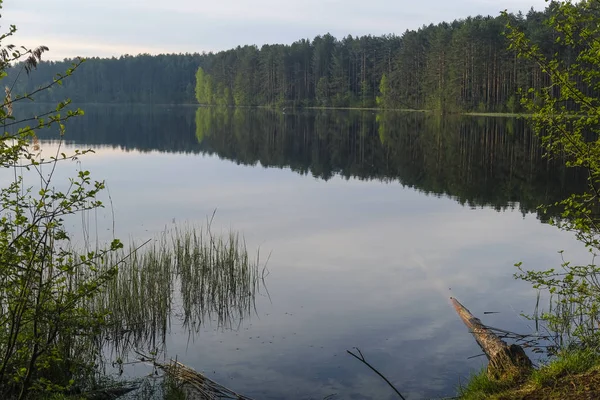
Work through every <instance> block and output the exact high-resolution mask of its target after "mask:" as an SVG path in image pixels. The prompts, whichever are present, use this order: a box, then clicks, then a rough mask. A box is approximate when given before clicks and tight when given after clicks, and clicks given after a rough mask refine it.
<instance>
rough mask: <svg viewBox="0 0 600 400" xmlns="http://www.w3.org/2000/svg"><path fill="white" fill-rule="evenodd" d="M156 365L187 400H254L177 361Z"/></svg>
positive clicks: (155, 363) (156, 363)
mask: <svg viewBox="0 0 600 400" xmlns="http://www.w3.org/2000/svg"><path fill="white" fill-rule="evenodd" d="M154 365H155V366H157V367H158V368H160V369H162V370H163V371H165V373H166V374H168V375H169V376H170V377H171V378H172V379H174V380H175V381H177V382H178V383H179V384H180V385H181V386H180V387H181V389H183V391H184V393H185V395H186V398H187V399H198V400H219V399H232V400H252V399H251V398H250V397H247V396H243V395H241V394H238V393H236V392H234V391H233V390H231V389H228V388H226V387H225V386H223V385H221V384H219V383H217V382H215V381H213V380H212V379H210V378H208V377H207V376H206V375H203V374H201V373H200V372H197V371H195V370H193V369H192V368H189V367H187V366H185V365H183V364H182V363H180V362H178V361H177V360H171V362H170V363H169V364H161V363H158V362H156V361H154Z"/></svg>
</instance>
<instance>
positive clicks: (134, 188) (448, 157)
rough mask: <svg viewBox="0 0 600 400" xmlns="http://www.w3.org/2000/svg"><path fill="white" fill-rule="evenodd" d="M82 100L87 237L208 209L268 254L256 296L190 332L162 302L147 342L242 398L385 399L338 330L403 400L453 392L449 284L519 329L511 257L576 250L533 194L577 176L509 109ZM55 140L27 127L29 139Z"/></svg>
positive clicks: (465, 353)
mask: <svg viewBox="0 0 600 400" xmlns="http://www.w3.org/2000/svg"><path fill="white" fill-rule="evenodd" d="M83 108H84V109H85V111H86V115H85V116H83V117H78V118H76V119H74V120H72V121H70V122H69V123H68V125H67V133H66V136H65V139H66V145H65V146H64V147H65V148H66V149H68V150H72V149H74V148H92V149H94V150H95V154H90V155H86V156H84V157H82V158H81V159H80V162H81V166H82V167H83V168H85V169H89V170H90V171H92V176H93V177H94V178H96V179H104V180H105V181H106V184H107V188H108V191H107V192H106V193H105V194H104V195H103V199H104V200H106V201H107V202H106V204H109V202H110V204H112V206H108V207H107V208H105V209H103V210H101V211H99V212H98V213H95V214H92V215H88V216H87V218H89V219H90V220H91V222H92V225H93V226H94V229H95V236H97V237H98V238H99V239H100V240H108V239H109V238H111V237H112V234H113V231H114V234H115V235H116V236H117V237H119V238H121V239H122V240H123V241H129V240H134V241H136V242H138V243H139V242H142V241H144V240H146V239H149V238H153V237H156V235H159V234H160V233H161V232H163V231H164V230H165V228H167V229H168V228H169V227H172V226H174V225H178V224H188V225H200V224H206V222H207V220H208V219H210V218H211V216H212V215H213V212H215V210H216V213H215V217H214V220H213V222H212V229H213V231H217V232H227V231H229V230H230V229H232V230H234V231H238V232H240V233H241V234H242V235H243V236H244V238H245V241H246V244H247V247H248V249H249V250H250V252H251V254H252V255H254V254H256V252H257V251H258V249H260V257H261V262H263V263H264V262H265V261H267V258H268V263H267V266H266V268H267V271H268V275H267V277H266V279H265V283H266V289H268V293H267V291H266V290H262V291H261V294H259V295H258V297H257V298H256V310H255V312H252V313H251V314H250V315H249V316H247V317H246V318H243V319H241V320H239V321H233V323H232V324H231V326H223V325H219V324H218V323H217V322H216V321H213V320H210V319H208V320H205V321H203V324H202V326H201V327H200V328H199V329H197V330H195V331H193V332H190V331H188V330H186V329H184V328H183V327H182V324H181V323H180V321H178V320H177V316H173V318H172V322H171V327H170V333H169V334H168V335H167V337H166V339H165V342H164V349H166V350H165V351H166V354H167V355H168V356H170V357H175V356H176V357H177V358H178V360H179V361H181V362H183V363H184V364H186V365H188V366H191V367H193V368H195V369H196V370H198V371H202V372H204V373H206V374H207V376H209V377H210V378H212V379H214V380H216V381H217V382H219V383H222V384H224V385H225V386H227V387H229V388H231V389H233V390H235V391H236V392H239V393H243V394H245V395H247V396H250V397H254V398H256V399H281V398H294V399H323V398H325V397H327V396H330V397H328V398H331V399H337V398H339V399H392V398H396V397H394V393H393V392H392V391H391V390H390V388H389V387H387V386H386V384H385V383H384V382H383V381H382V380H381V379H380V378H379V377H377V376H376V375H375V374H374V373H373V372H372V371H370V370H369V369H368V368H367V367H366V366H364V365H362V364H361V363H360V362H358V361H357V360H355V359H353V358H352V357H351V356H350V355H348V354H347V353H346V350H352V349H353V348H354V347H357V348H360V350H361V351H362V352H363V354H364V355H365V357H366V358H367V360H368V361H369V362H370V363H371V364H372V365H374V366H375V367H376V368H377V369H378V370H379V371H381V372H382V373H383V374H384V375H386V376H387V377H388V379H390V381H391V382H392V383H393V384H394V385H395V386H396V387H397V388H398V389H399V390H400V391H401V392H402V394H403V395H404V396H405V397H406V398H407V399H424V398H433V397H442V396H452V395H454V394H455V389H456V387H457V386H458V385H459V383H460V382H465V380H466V379H468V377H469V375H470V374H472V373H474V372H477V371H479V370H480V369H481V368H482V367H483V366H485V365H486V362H485V361H486V360H485V357H475V356H479V355H480V354H481V351H480V349H479V348H478V346H477V344H476V342H475V340H474V339H473V338H472V337H471V335H470V334H469V333H468V331H467V329H466V327H465V326H464V325H463V323H462V322H461V320H460V319H459V318H458V316H457V315H456V314H455V312H454V310H453V309H452V307H451V305H450V302H449V298H450V296H455V297H457V298H458V299H459V300H460V301H461V302H462V303H463V304H464V305H465V306H466V307H467V308H469V309H470V310H471V311H472V312H473V313H474V314H475V315H476V316H478V317H480V318H481V319H482V320H483V322H484V323H486V324H489V325H492V326H495V327H500V328H503V329H509V330H512V331H517V332H521V333H530V332H532V330H533V327H532V324H531V323H530V322H528V321H527V320H526V319H525V318H523V317H522V316H521V313H522V312H525V313H530V312H532V311H533V307H534V305H535V298H536V292H535V291H534V290H533V289H531V288H530V287H529V286H528V285H527V284H524V283H522V282H518V281H515V279H514V278H513V273H514V272H516V268H515V267H514V264H515V263H516V262H523V263H524V265H525V266H526V267H529V268H549V267H554V266H558V265H559V263H560V257H559V255H558V254H557V251H559V250H565V252H566V256H567V257H570V256H572V257H573V258H575V259H577V258H578V257H579V258H580V259H583V260H585V256H584V255H582V248H581V246H580V245H579V244H578V243H577V242H576V241H575V240H574V238H573V237H572V235H570V234H568V233H565V232H561V231H559V230H558V229H557V228H555V227H553V226H551V225H549V224H547V223H544V221H546V220H547V218H548V217H547V216H543V215H541V214H540V213H538V211H537V208H536V207H537V206H538V205H540V204H542V203H546V204H548V203H552V202H555V201H557V200H559V199H561V198H562V197H564V196H566V195H567V194H568V193H571V192H576V191H580V190H582V188H583V187H584V184H585V176H583V175H581V174H578V173H576V171H573V170H566V169H564V168H563V167H561V162H560V160H547V159H545V158H543V157H542V151H541V149H540V146H539V142H538V140H537V139H536V138H535V137H534V136H533V135H532V133H531V131H530V130H529V129H528V128H527V127H526V123H525V122H524V121H523V120H518V119H512V118H499V117H493V118H492V117H466V116H463V117H457V116H454V117H446V118H442V117H436V116H433V115H429V114H423V113H394V112H386V113H373V112H371V111H364V112H361V111H298V112H286V113H283V112H281V111H269V110H255V109H228V108H200V109H197V108H195V107H175V106H156V107H149V106H125V107H121V106H91V105H90V106H86V107H83ZM52 138H53V136H52V133H47V135H44V136H41V139H43V141H42V151H43V152H44V153H43V154H44V155H46V156H49V155H50V154H51V153H52V151H53V149H54V148H55V146H56V142H53V141H52V140H51V139H52ZM71 170H72V168H71V167H69V166H67V167H66V168H64V169H63V170H62V171H63V172H60V174H67V173H68V172H70V171H71ZM108 194H110V197H108ZM79 222H81V221H79ZM113 223H114V226H113ZM73 228H74V229H78V228H77V221H73ZM484 312H497V313H494V314H484Z"/></svg>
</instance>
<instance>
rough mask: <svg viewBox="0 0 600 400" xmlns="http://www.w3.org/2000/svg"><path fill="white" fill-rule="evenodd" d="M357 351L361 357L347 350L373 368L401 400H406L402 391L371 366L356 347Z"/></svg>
mask: <svg viewBox="0 0 600 400" xmlns="http://www.w3.org/2000/svg"><path fill="white" fill-rule="evenodd" d="M355 349H356V351H357V352H358V354H359V355H360V356H358V355H356V354H354V353H353V352H351V351H350V350H346V352H347V353H348V354H350V355H351V356H352V357H354V358H356V359H357V360H358V361H360V362H361V363H363V364H365V365H366V366H367V367H369V368H371V370H373V372H375V373H376V374H377V375H379V376H380V377H381V379H383V380H384V381H385V382H386V383H387V384H388V385H389V386H390V387H391V388H392V389H393V390H394V392H396V394H398V396H400V398H401V399H402V400H406V398H405V397H404V396H402V393H400V391H398V389H396V387H395V386H394V385H392V382H390V381H389V380H388V379H387V378H386V377H385V376H383V374H382V373H381V372H379V371H378V370H377V369H376V368H375V367H373V366H372V365H371V364H369V362H368V361H367V360H366V359H365V356H364V355H363V353H362V351H360V349H359V348H358V347H355Z"/></svg>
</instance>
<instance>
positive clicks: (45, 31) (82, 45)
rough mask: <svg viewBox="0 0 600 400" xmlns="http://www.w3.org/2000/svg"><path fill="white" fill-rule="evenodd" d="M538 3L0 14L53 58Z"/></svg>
mask: <svg viewBox="0 0 600 400" xmlns="http://www.w3.org/2000/svg"><path fill="white" fill-rule="evenodd" d="M532 6H534V7H535V8H536V9H543V8H544V7H545V2H544V1H543V0H529V1H523V0H506V1H501V2H498V1H492V0H459V1H452V2H449V1H445V0H425V1H421V2H414V1H409V0H400V1H390V0H372V1H370V2H367V3H365V2H364V1H358V0H344V1H341V0H305V1H302V2H292V3H290V2H283V3H282V2H280V1H275V0H222V1H212V2H207V1H202V2H198V1H192V0H171V1H168V2H165V1H162V0H160V1H159V0H145V1H140V0H105V1H102V2H92V1H86V2H81V1H77V0H57V1H53V2H48V1H47V0H7V1H5V2H4V8H3V14H2V16H3V22H5V23H9V24H15V25H17V26H18V27H19V35H18V36H17V38H16V39H15V44H27V45H29V44H30V43H36V44H40V43H43V44H46V45H48V46H49V47H52V49H51V50H52V51H51V53H49V56H50V57H52V58H55V59H62V58H65V57H72V56H74V55H85V56H90V55H97V56H113V55H120V54H124V53H127V54H138V53H140V52H142V53H146V52H147V53H151V54H157V53H173V52H190V53H193V52H202V51H217V50H225V49H228V48H231V47H235V46H237V45H245V44H256V45H259V46H261V45H263V44H266V43H287V44H289V43H291V42H293V41H295V40H298V39H302V38H308V39H312V38H313V37H314V36H316V35H319V34H324V33H327V32H330V33H332V34H333V35H335V36H337V37H338V38H341V37H344V36H346V35H348V34H351V35H354V36H356V35H366V34H373V35H381V34H388V33H393V34H398V35H400V34H402V33H403V32H404V31H406V30H407V29H417V28H419V27H421V26H423V25H429V24H430V23H439V22H442V21H448V22H450V21H452V20H455V19H460V18H466V17H468V16H475V15H480V14H481V15H497V14H498V13H499V11H500V10H503V9H508V10H509V11H512V12H516V11H519V10H522V11H523V12H527V11H528V10H529V9H530V8H531V7H532Z"/></svg>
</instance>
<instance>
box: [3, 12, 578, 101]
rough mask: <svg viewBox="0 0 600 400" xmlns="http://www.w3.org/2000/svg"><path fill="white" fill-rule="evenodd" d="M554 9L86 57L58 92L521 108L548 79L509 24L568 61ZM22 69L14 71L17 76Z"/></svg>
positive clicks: (35, 77)
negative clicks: (213, 48)
mask: <svg viewBox="0 0 600 400" xmlns="http://www.w3.org/2000/svg"><path fill="white" fill-rule="evenodd" d="M555 7H556V4H555V3H550V4H549V6H548V7H547V8H546V9H545V10H543V11H534V10H533V9H531V10H530V11H529V12H528V13H527V14H522V13H518V14H516V15H515V14H508V15H507V16H497V17H491V16H487V17H484V16H477V17H468V18H466V19H462V20H456V21H454V22H452V23H446V22H443V23H440V24H437V25H434V24H431V25H428V26H423V27H422V28H420V29H418V30H416V31H415V30H412V31H409V30H407V31H406V32H404V33H403V34H402V35H400V36H397V35H384V36H370V35H368V36H361V37H353V36H350V35H349V36H346V37H344V38H342V39H341V40H338V39H336V38H335V37H333V36H332V35H330V34H325V35H322V36H317V37H315V38H314V39H313V40H312V41H311V40H308V39H302V40H299V41H296V42H294V43H292V44H291V45H283V44H275V45H264V46H262V47H260V48H258V47H257V46H243V47H242V46H238V47H237V48H235V49H231V50H227V51H221V52H217V53H203V54H179V55H175V54H171V55H159V56H150V55H147V54H143V55H138V56H122V57H120V58H110V59H101V58H92V59H90V60H88V61H87V62H86V63H84V65H82V66H81V67H80V71H78V73H77V74H76V75H75V76H74V78H73V79H71V80H70V81H69V82H66V83H65V85H64V88H62V89H61V90H53V91H48V92H47V93H44V95H43V96H42V98H41V99H40V100H41V101H43V100H48V101H55V100H56V99H58V98H61V97H62V96H64V95H67V96H68V97H70V98H71V99H73V100H74V101H77V102H87V103H93V102H101V103H109V102H117V103H152V104H165V103H166V104H177V103H196V102H198V103H200V104H203V105H236V106H265V105H266V106H279V107H303V106H304V107H306V106H317V107H321V106H325V107H327V106H331V107H379V108H410V109H434V110H442V111H448V112H452V111H491V112H517V111H520V110H521V108H520V101H519V100H520V98H519V95H518V90H519V89H520V88H523V89H525V88H534V89H539V88H541V87H544V85H546V84H547V83H548V76H547V74H546V73H544V72H543V71H542V70H541V69H540V67H539V66H538V65H537V63H535V62H534V61H533V60H523V59H518V58H517V55H516V53H515V52H514V51H512V50H510V49H508V47H509V42H508V40H507V39H506V37H505V35H504V33H505V29H506V28H505V27H506V23H507V22H508V21H510V23H511V24H512V25H513V26H516V27H518V28H519V29H521V30H522V31H523V32H525V33H526V34H527V36H528V37H530V38H531V40H532V41H533V42H534V43H535V44H537V45H538V46H539V47H540V48H541V49H542V51H543V53H544V54H547V55H553V54H555V53H557V52H559V53H560V54H561V57H562V58H564V59H565V60H568V59H570V58H572V54H575V53H574V50H573V49H572V48H567V47H564V44H561V43H557V42H556V40H555V39H556V34H555V33H554V32H553V31H552V30H551V29H549V27H548V26H547V24H545V23H544V21H546V20H548V19H549V18H550V17H551V16H552V15H553V13H554V11H553V10H554V9H555ZM71 61H72V60H64V61H62V62H42V63H40V65H39V66H38V70H37V71H34V72H33V73H32V74H30V75H29V76H27V75H25V74H20V76H19V79H18V80H17V84H16V88H17V89H18V91H20V92H26V91H31V90H33V89H35V87H37V86H39V85H40V82H44V81H46V80H47V78H48V76H51V75H52V74H53V73H54V72H55V71H60V70H62V69H64V68H65V67H66V66H67V65H68V64H69V63H70V62H71ZM17 71H18V68H16V69H13V73H12V77H16V75H17Z"/></svg>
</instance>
